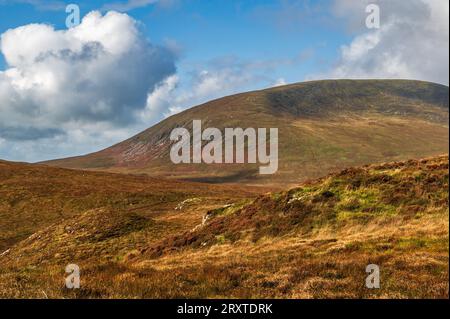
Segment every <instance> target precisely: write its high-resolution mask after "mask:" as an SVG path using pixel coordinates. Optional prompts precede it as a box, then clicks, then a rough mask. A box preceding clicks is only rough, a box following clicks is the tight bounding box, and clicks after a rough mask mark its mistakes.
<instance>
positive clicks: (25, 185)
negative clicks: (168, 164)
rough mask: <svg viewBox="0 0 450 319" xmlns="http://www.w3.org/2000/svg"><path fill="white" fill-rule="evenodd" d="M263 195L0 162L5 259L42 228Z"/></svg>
mask: <svg viewBox="0 0 450 319" xmlns="http://www.w3.org/2000/svg"><path fill="white" fill-rule="evenodd" d="M236 191H238V194H236ZM263 191H264V189H257V188H255V189H243V188H237V187H236V186H233V187H230V186H220V185H206V184H200V183H191V182H177V181H167V180H163V179H157V178H151V177H148V176H134V175H121V174H112V173H104V172H85V171H76V170H69V169H62V168H55V167H47V166H42V165H35V164H23V163H13V162H6V161H0V253H1V251H3V250H6V249H7V248H9V247H10V246H12V245H14V244H15V243H17V242H19V241H21V240H23V239H25V238H27V237H28V236H30V235H32V234H33V233H35V232H36V231H38V230H41V229H42V228H45V227H49V226H50V225H54V224H55V223H59V222H61V221H63V220H72V219H73V220H77V219H78V218H79V217H80V216H81V214H83V213H85V212H86V211H91V210H93V211H98V210H103V211H108V212H110V213H111V214H114V213H115V212H121V213H123V214H127V212H128V211H130V212H133V214H138V217H142V218H144V219H148V218H154V217H157V216H160V215H161V214H163V215H164V214H165V213H166V212H173V211H174V208H175V207H176V206H177V205H179V203H181V202H183V201H184V200H188V199H192V198H196V201H194V202H193V203H191V204H190V206H191V207H192V208H195V209H198V210H199V211H201V210H202V209H205V208H206V207H210V206H211V205H213V206H214V205H217V204H218V203H219V205H220V204H225V203H227V201H228V200H231V199H232V200H235V198H236V197H239V198H249V197H251V196H253V195H254V194H258V193H261V192H263ZM199 214H200V213H199ZM132 216H134V215H132ZM189 217H190V215H189V214H187V215H186V216H179V217H177V218H178V219H180V224H181V225H183V224H184V223H186V221H185V220H183V218H185V219H186V218H189ZM175 224H176V223H175ZM166 226H167V227H169V228H170V225H169V224H168V225H166Z"/></svg>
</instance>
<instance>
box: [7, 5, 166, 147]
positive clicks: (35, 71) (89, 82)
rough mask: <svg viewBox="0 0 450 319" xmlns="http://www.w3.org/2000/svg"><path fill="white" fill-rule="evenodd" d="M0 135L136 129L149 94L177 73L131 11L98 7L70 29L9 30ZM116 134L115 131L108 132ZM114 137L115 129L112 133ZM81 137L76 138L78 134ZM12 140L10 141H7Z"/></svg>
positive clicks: (14, 138) (21, 137)
mask: <svg viewBox="0 0 450 319" xmlns="http://www.w3.org/2000/svg"><path fill="white" fill-rule="evenodd" d="M0 50H1V53H2V54H3V55H4V58H5V61H6V63H7V68H6V70H5V71H3V72H1V71H0V114H1V117H0V136H1V137H2V139H3V140H6V142H8V141H19V140H20V141H23V140H27V139H29V140H36V139H51V138H57V137H58V138H59V136H64V135H65V136H66V138H67V139H69V137H70V136H72V137H73V136H74V130H78V129H82V130H83V131H84V133H85V134H87V135H86V136H85V137H86V139H87V138H89V136H93V135H95V134H97V135H98V134H99V133H98V131H97V130H98V126H99V125H101V126H102V129H104V130H115V129H117V128H123V127H130V126H132V125H133V124H136V123H138V122H139V121H140V120H141V119H140V118H139V113H140V112H141V111H142V110H143V109H144V108H145V107H146V102H147V97H148V94H149V92H152V91H153V89H154V88H155V87H156V86H157V84H158V83H160V82H161V81H163V80H164V79H165V78H167V77H169V76H170V75H172V74H174V73H175V61H174V60H175V57H174V54H173V53H172V52H171V51H170V50H168V49H166V48H163V47H159V46H155V45H152V44H151V43H149V42H148V41H147V40H146V39H145V37H144V36H143V35H142V34H141V33H140V32H139V30H138V27H137V23H136V21H135V20H133V19H132V18H131V17H129V16H128V15H126V14H122V13H117V12H112V11H111V12H108V13H106V14H105V15H102V14H101V13H99V12H91V13H89V14H88V15H86V16H85V17H84V18H83V20H82V22H81V24H80V25H78V26H76V27H74V28H71V29H69V30H55V29H54V28H53V27H52V26H49V25H45V24H29V25H25V26H21V27H18V28H16V29H11V30H8V31H6V32H5V33H3V34H2V35H1V42H0ZM106 135H108V134H106ZM110 135H111V134H110ZM72 140H74V141H75V139H72ZM3 144H5V143H3Z"/></svg>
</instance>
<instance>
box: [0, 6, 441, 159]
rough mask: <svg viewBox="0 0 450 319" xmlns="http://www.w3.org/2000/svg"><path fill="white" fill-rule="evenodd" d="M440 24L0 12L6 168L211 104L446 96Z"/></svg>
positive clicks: (350, 17)
mask: <svg viewBox="0 0 450 319" xmlns="http://www.w3.org/2000/svg"><path fill="white" fill-rule="evenodd" d="M69 3H74V4H77V5H78V6H79V8H80V11H81V18H82V20H81V24H80V25H79V26H76V27H74V28H71V29H68V28H67V27H66V25H65V21H66V17H67V13H66V12H65V8H66V5H67V4H69ZM371 3H376V4H377V5H378V7H379V9H380V25H379V26H378V27H377V28H368V27H367V24H366V19H367V16H368V13H367V12H366V10H367V6H368V5H369V4H371ZM95 11H97V12H95ZM448 21H449V2H448V0H409V1H404V0H245V1H244V0H109V1H108V0H106V1H86V0H83V1H70V2H68V1H60V0H49V1H42V0H0V35H1V37H0V51H1V52H0V53H1V54H0V115H1V116H0V159H7V160H15V161H30V162H34V161H40V160H46V159H51V158H59V157H67V156H74V155H80V154H85V153H89V152H94V151H97V150H99V149H102V148H105V147H108V146H110V145H112V144H115V143H117V142H120V141H121V140H124V139H126V138H128V137H130V136H132V135H134V134H136V133H138V132H139V131H141V130H144V129H146V128H148V127H150V126H152V125H154V124H155V123H157V122H159V121H161V120H163V119H164V118H166V117H167V116H170V115H173V114H175V113H177V112H180V111H182V110H185V109H186V108H189V107H192V106H195V105H198V104H200V103H203V102H206V101H208V100H211V99H214V98H218V97H221V96H225V95H229V94H233V93H238V92H243V91H249V90H254V89H262V88H267V87H272V86H276V85H282V84H288V83H293V82H300V81H305V80H316V79H328V78H402V79H404V78H406V79H416V80H425V81H432V82H437V83H441V84H444V85H448V82H449V80H448V77H449V75H448V66H449V65H448V60H449V53H448V46H449V40H448V38H449V24H448Z"/></svg>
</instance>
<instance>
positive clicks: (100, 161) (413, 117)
mask: <svg viewBox="0 0 450 319" xmlns="http://www.w3.org/2000/svg"><path fill="white" fill-rule="evenodd" d="M448 111H449V88H448V87H447V86H443V85H438V84H433V83H427V82H420V81H408V80H327V81H313V82H304V83H297V84H291V85H286V86H281V87H274V88H270V89H265V90H260V91H254V92H248V93H242V94H237V95H232V96H227V97H224V98H221V99H217V100H214V101H210V102H208V103H205V104H202V105H199V106H196V107H193V108H191V109H188V110H186V111H184V112H181V113H179V114H176V115H174V116H172V117H169V118H167V119H165V120H163V121H162V122H160V123H158V124H156V125H155V126H153V127H151V128H149V129H147V130H145V131H143V132H141V133H139V134H137V135H136V136H133V137H131V138H130V139H128V140H126V141H123V142H121V143H119V144H116V145H114V146H111V147H109V148H107V149H105V150H102V151H99V152H96V153H92V154H88V155H85V156H78V157H73V158H66V159H59V160H53V161H48V162H45V163H44V164H46V165H51V166H60V167H66V168H78V169H93V170H108V171H115V172H128V173H145V174H149V175H162V176H165V177H170V178H177V179H185V180H192V181H202V182H211V183H215V182H245V183H249V184H267V183H271V184H281V185H284V184H295V183H298V182H301V181H304V180H307V179H310V178H316V177H319V176H323V175H324V174H326V173H329V172H333V171H338V170H339V169H342V168H345V167H351V166H356V165H363V164H369V163H377V162H384V161H394V160H404V159H409V158H421V157H425V156H432V155H438V154H442V153H447V152H448V148H449V145H448V142H449V133H448V120H449V117H448ZM193 120H201V121H202V127H203V128H206V127H215V128H218V129H220V130H221V132H222V133H223V132H224V129H225V128H227V127H230V128H235V127H241V128H243V129H245V128H249V127H250V128H278V135H279V168H278V172H277V173H276V174H274V175H260V174H258V167H259V166H260V165H259V164H204V163H203V164H177V165H175V164H173V163H172V162H171V161H170V158H169V154H170V147H171V145H173V142H171V141H170V139H169V136H170V133H171V131H172V129H174V128H176V127H186V128H188V129H189V130H191V128H192V121H193Z"/></svg>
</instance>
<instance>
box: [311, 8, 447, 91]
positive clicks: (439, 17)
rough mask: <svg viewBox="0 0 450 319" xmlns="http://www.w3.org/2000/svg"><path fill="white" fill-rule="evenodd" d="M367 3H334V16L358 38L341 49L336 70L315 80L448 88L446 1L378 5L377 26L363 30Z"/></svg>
mask: <svg viewBox="0 0 450 319" xmlns="http://www.w3.org/2000/svg"><path fill="white" fill-rule="evenodd" d="M371 2H373V1H369V0H363V1H353V0H336V1H335V7H334V9H335V14H336V15H337V16H338V17H341V18H345V19H346V20H347V21H348V23H349V26H350V27H351V30H352V31H354V32H359V35H357V36H356V37H355V38H354V39H353V41H352V42H351V43H350V44H348V45H344V46H342V48H341V58H340V60H339V61H338V63H337V65H336V67H335V68H334V69H333V70H332V71H331V72H330V73H329V74H326V75H321V76H320V77H332V78H407V79H418V80H426V81H432V82H438V83H443V84H447V85H448V83H449V73H448V70H449V64H448V59H449V2H448V0H410V1H404V0H379V1H377V2H376V3H377V4H378V5H379V6H380V10H381V27H380V29H372V30H369V29H367V28H365V25H364V23H365V17H366V16H365V15H366V13H365V7H366V5H367V4H368V3H371ZM316 77H317V76H316Z"/></svg>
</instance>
